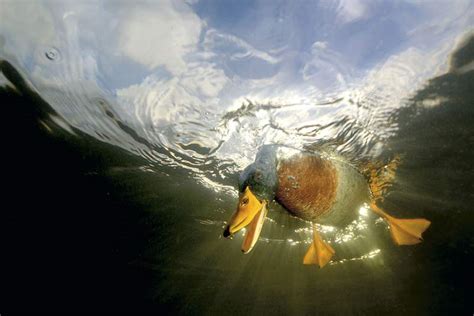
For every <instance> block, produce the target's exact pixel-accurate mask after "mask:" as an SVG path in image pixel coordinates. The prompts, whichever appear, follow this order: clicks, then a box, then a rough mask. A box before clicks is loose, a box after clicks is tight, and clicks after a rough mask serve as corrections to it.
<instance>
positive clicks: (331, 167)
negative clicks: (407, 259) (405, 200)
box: [224, 145, 429, 266]
mask: <svg viewBox="0 0 474 316" xmlns="http://www.w3.org/2000/svg"><path fill="white" fill-rule="evenodd" d="M239 189H240V192H241V195H240V201H239V206H238V209H237V211H236V213H235V214H234V216H233V217H232V219H231V221H230V223H229V226H228V227H227V228H226V231H225V232H224V235H225V236H228V235H231V234H233V233H235V232H236V231H238V230H240V229H241V228H243V227H245V226H247V225H250V226H249V227H250V228H249V233H248V234H247V237H246V239H245V241H244V245H243V248H242V250H243V251H244V252H249V251H250V250H251V249H252V247H253V245H254V244H255V242H256V241H257V239H258V235H259V233H260V230H261V228H262V225H263V221H264V218H265V215H266V212H267V210H266V205H267V202H268V201H271V200H273V199H274V200H276V201H277V202H278V203H279V204H281V205H282V206H283V207H284V208H285V209H286V210H287V211H288V212H290V213H292V214H293V215H295V216H298V217H300V218H302V219H304V220H309V221H311V222H313V223H321V224H325V225H333V226H343V225H345V224H348V223H349V222H351V221H352V220H353V219H354V218H355V217H356V216H357V213H358V210H359V209H360V207H361V206H362V205H363V204H364V203H370V204H371V208H372V209H373V210H374V211H375V212H376V213H377V214H379V215H380V216H382V217H383V218H385V219H386V220H387V221H388V222H389V224H390V225H391V228H392V237H393V239H394V240H395V242H397V243H398V244H415V243H417V242H419V241H420V240H421V233H422V232H423V231H424V230H425V229H426V228H427V227H428V226H429V221H426V220H424V219H414V220H398V219H395V218H393V217H391V216H389V215H387V214H385V213H384V212H383V211H382V210H380V209H379V208H378V207H377V206H376V205H375V200H374V199H373V197H374V196H373V194H372V192H371V190H370V188H369V185H368V181H367V180H366V178H365V177H364V176H363V175H362V174H361V173H360V172H359V171H358V170H357V169H356V168H354V167H352V166H351V165H350V164H348V163H346V162H344V161H343V160H342V159H338V158H334V157H331V158H329V157H326V156H325V155H323V154H318V153H308V152H302V151H296V150H294V149H290V148H287V147H282V146H276V145H267V146H263V147H262V148H261V149H260V150H259V152H258V154H257V156H256V159H255V162H254V163H253V164H251V165H249V166H248V167H247V168H246V169H245V170H244V171H243V172H242V174H241V176H240V181H239ZM400 225H401V226H400ZM407 225H408V226H407ZM413 228H414V231H409V232H408V235H407V234H406V233H407V230H413ZM400 230H401V232H400V233H401V235H398V233H399V231H400ZM314 234H315V236H314V243H313V244H312V246H311V247H310V249H309V250H308V252H307V254H306V256H305V259H304V263H307V264H319V265H320V266H324V265H325V264H326V263H327V262H328V261H329V260H330V258H331V257H332V255H333V254H334V250H333V249H332V248H331V247H330V246H329V245H328V244H326V243H324V241H322V239H321V238H320V237H319V234H318V233H317V231H316V230H314Z"/></svg>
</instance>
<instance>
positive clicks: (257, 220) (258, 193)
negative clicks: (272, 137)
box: [224, 146, 278, 252]
mask: <svg viewBox="0 0 474 316" xmlns="http://www.w3.org/2000/svg"><path fill="white" fill-rule="evenodd" d="M276 168H277V160H276V152H275V148H273V146H264V147H262V148H261V149H260V151H259V152H258V154H257V158H256V159H255V162H254V163H253V164H251V165H249V166H248V167H247V168H245V170H244V171H243V172H242V174H241V175H240V179H239V191H240V194H239V203H238V204H237V210H236V211H235V213H234V214H233V215H232V217H231V219H230V221H229V224H228V225H227V226H226V228H225V230H224V237H230V236H232V235H233V234H235V233H236V232H238V231H239V230H241V229H242V228H244V227H246V226H249V227H248V232H247V237H246V240H245V241H244V245H243V246H242V250H243V251H244V252H249V251H250V250H251V248H252V247H253V245H254V244H255V242H256V240H257V239H258V235H259V234H260V230H261V226H262V224H263V220H264V218H265V214H266V212H267V209H266V205H267V203H268V202H269V201H271V200H273V198H274V196H275V190H276V187H277V184H278V183H277V182H278V177H277V170H276ZM247 240H248V241H247ZM246 241H247V244H248V245H247V246H249V245H251V246H250V248H248V247H247V246H245V244H246Z"/></svg>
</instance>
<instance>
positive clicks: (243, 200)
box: [240, 197, 249, 206]
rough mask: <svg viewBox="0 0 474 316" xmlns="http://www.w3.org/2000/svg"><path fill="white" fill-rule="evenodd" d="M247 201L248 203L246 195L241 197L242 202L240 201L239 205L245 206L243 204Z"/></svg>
mask: <svg viewBox="0 0 474 316" xmlns="http://www.w3.org/2000/svg"><path fill="white" fill-rule="evenodd" d="M248 203H249V198H248V197H244V198H243V199H242V202H240V205H242V206H245V205H247V204H248Z"/></svg>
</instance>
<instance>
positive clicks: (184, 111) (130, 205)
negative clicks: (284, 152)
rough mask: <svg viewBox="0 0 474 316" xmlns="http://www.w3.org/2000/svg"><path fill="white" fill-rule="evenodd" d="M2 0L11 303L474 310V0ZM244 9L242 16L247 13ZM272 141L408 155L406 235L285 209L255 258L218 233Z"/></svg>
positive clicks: (392, 192)
mask: <svg viewBox="0 0 474 316" xmlns="http://www.w3.org/2000/svg"><path fill="white" fill-rule="evenodd" d="M91 6H92V5H91V4H89V3H87V2H84V3H80V2H79V3H77V4H73V3H67V2H64V3H58V2H48V1H46V2H29V1H26V2H15V3H14V2H9V1H6V2H2V3H1V4H0V9H1V11H0V59H1V61H0V68H1V69H0V70H1V75H0V84H1V85H2V87H1V88H0V100H1V104H2V107H3V111H4V112H3V122H2V132H3V135H4V145H3V148H4V154H3V156H4V159H5V162H4V164H3V166H4V173H3V174H4V177H3V178H4V179H5V180H4V184H5V187H4V194H3V196H4V199H5V203H4V205H5V207H4V208H3V211H2V219H1V220H0V223H1V225H2V228H1V229H0V231H1V234H2V235H1V236H2V237H1V240H2V248H1V249H2V255H1V259H2V260H1V261H2V264H1V270H2V275H1V281H0V284H1V285H0V286H1V288H2V293H4V294H3V295H2V298H1V299H0V309H2V310H0V312H2V311H5V313H6V312H8V311H23V310H34V311H38V310H44V311H51V310H55V311H91V310H111V311H124V310H126V311H155V312H158V311H168V312H171V313H178V314H218V313H219V314H221V313H229V314H285V315H286V314H297V315H299V314H400V313H405V314H410V315H412V314H413V315H414V314H416V315H418V314H448V313H449V314H450V313H454V314H468V315H470V314H472V312H473V311H474V304H473V303H472V302H471V296H472V295H470V292H471V284H472V282H471V280H470V271H471V267H472V262H474V261H473V259H474V239H473V227H474V226H473V225H474V213H473V210H472V205H473V203H474V187H473V183H474V169H473V167H472V162H473V161H474V150H473V149H472V147H473V144H474V125H473V124H474V109H473V107H472V104H473V101H474V89H473V88H474V87H473V82H474V72H473V69H474V68H473V62H474V50H473V47H474V40H473V37H472V26H473V23H472V21H473V14H474V13H473V12H474V11H473V8H472V4H471V3H470V2H462V1H458V2H453V3H452V4H451V3H449V4H448V3H443V2H440V3H437V4H433V3H416V4H414V3H410V2H397V3H378V4H375V3H371V4H368V3H367V4H365V3H363V2H358V1H352V2H351V1H340V2H338V3H336V2H325V1H320V2H301V3H292V2H287V3H273V2H265V1H263V2H256V3H238V2H237V3H233V2H232V3H231V2H227V3H226V4H223V3H220V2H219V3H217V2H208V1H191V2H189V1H188V2H185V3H177V2H176V3H174V2H170V3H168V2H159V3H155V4H145V3H141V4H138V5H132V4H131V3H115V2H104V3H103V4H101V5H99V6H95V5H94V6H93V7H94V8H92V7H91ZM230 12H232V13H233V14H230ZM264 144H283V145H291V146H292V147H296V148H306V149H310V150H318V151H319V150H323V151H327V152H334V153H337V154H338V155H342V156H344V157H345V158H346V159H347V161H349V162H350V163H352V164H353V165H354V166H358V167H360V166H362V165H364V164H366V163H367V162H369V161H372V162H373V161H381V162H385V163H386V162H388V161H389V160H390V159H391V158H393V157H394V156H400V157H401V160H402V163H401V165H400V166H399V168H398V170H397V176H396V178H395V180H394V182H393V183H392V185H391V187H390V188H389V190H388V192H387V194H386V197H385V200H384V202H383V207H384V209H386V210H387V211H388V212H389V213H390V214H393V215H395V216H399V217H404V218H409V217H425V218H427V219H429V220H430V221H431V222H432V225H431V227H430V228H429V230H428V231H427V232H426V233H425V234H424V241H423V242H422V243H421V244H419V245H416V246H410V247H398V246H395V245H394V244H393V242H392V241H391V239H390V236H389V235H390V234H389V231H388V229H387V226H386V224H385V223H383V222H382V221H380V220H378V218H377V216H376V215H374V214H372V213H370V212H368V213H365V212H362V213H361V215H360V217H359V219H358V220H357V221H356V222H354V223H352V224H351V225H349V226H348V227H345V228H342V229H336V228H331V227H328V228H327V229H326V230H325V231H324V236H325V238H326V239H327V240H328V241H329V242H331V244H332V245H333V247H334V248H335V250H336V256H335V257H334V258H333V261H332V262H331V263H330V264H329V265H328V266H326V267H325V268H323V269H319V268H315V267H314V266H304V265H302V258H303V256H304V253H305V251H306V248H307V246H308V244H307V243H308V240H311V225H310V223H307V222H305V221H302V220H299V219H297V218H295V217H291V216H289V215H288V213H286V212H285V211H284V210H283V209H282V208H281V206H278V205H277V204H276V203H273V204H272V205H271V207H270V212H269V214H268V220H267V222H266V224H265V226H264V228H263V231H262V235H261V237H260V240H259V242H258V244H257V245H256V247H255V249H254V250H253V251H252V252H251V253H250V254H248V255H243V254H242V253H241V251H240V245H241V242H242V235H241V234H238V235H237V236H235V237H234V239H233V240H227V239H224V238H223V237H222V231H223V227H224V225H225V223H226V221H227V220H228V219H229V217H230V215H231V213H232V212H233V211H234V209H235V206H236V203H237V181H238V175H239V172H240V171H241V170H242V169H243V168H244V167H245V166H246V165H247V164H248V163H250V162H251V161H252V160H253V159H254V156H255V153H256V152H257V149H258V148H259V147H260V146H262V145H264Z"/></svg>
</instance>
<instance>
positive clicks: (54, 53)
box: [44, 47, 60, 61]
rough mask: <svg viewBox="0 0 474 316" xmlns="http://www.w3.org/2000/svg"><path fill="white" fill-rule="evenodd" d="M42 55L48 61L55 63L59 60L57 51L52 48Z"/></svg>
mask: <svg viewBox="0 0 474 316" xmlns="http://www.w3.org/2000/svg"><path fill="white" fill-rule="evenodd" d="M44 55H45V56H46V58H48V59H49V60H52V61H57V60H59V59H60V55H59V51H58V50H57V49H56V48H54V47H51V48H49V49H48V50H47V51H46V52H45V53H44Z"/></svg>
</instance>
